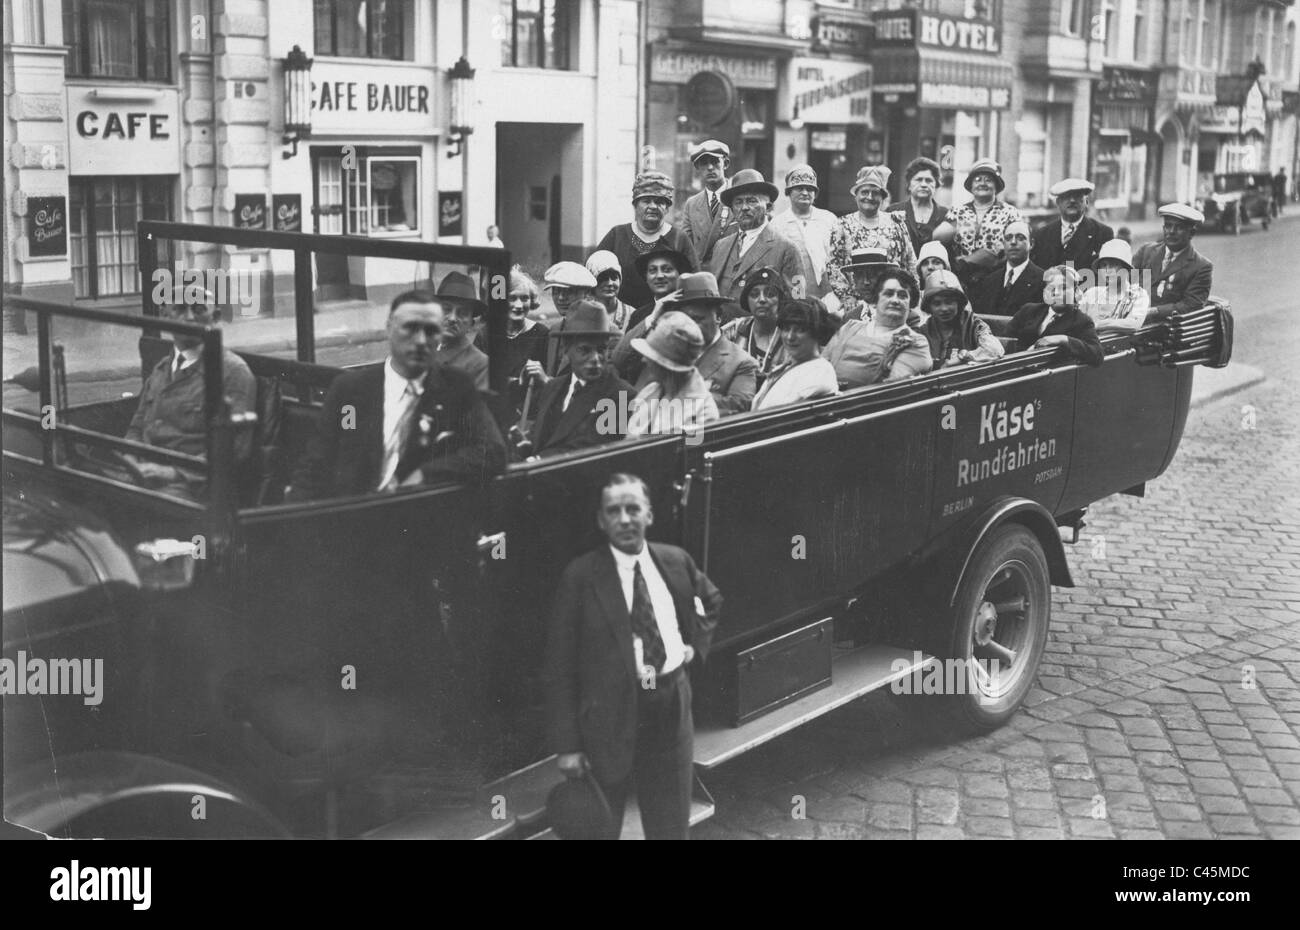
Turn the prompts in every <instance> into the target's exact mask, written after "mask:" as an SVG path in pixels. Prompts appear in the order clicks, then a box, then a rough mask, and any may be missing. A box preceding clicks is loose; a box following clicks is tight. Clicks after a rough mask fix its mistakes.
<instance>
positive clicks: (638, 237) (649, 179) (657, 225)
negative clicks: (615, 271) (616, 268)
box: [596, 171, 700, 307]
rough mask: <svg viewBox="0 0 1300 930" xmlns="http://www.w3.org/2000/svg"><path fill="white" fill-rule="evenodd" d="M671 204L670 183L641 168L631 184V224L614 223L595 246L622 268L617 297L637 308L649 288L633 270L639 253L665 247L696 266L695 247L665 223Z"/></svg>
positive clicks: (668, 180)
mask: <svg viewBox="0 0 1300 930" xmlns="http://www.w3.org/2000/svg"><path fill="white" fill-rule="evenodd" d="M672 206H673V182H672V179H671V178H670V177H668V175H666V174H664V173H663V172H661V171H643V172H641V173H640V174H639V175H637V177H636V180H635V181H634V182H633V184H632V209H633V211H634V212H635V218H634V219H633V221H632V222H631V223H624V224H623V225H621V226H615V227H614V228H612V229H611V230H610V231H609V232H607V233H605V238H603V239H601V240H600V242H599V243H598V244H597V245H596V248H597V249H598V250H599V249H604V250H606V251H608V252H613V253H614V254H615V255H617V256H618V262H619V265H620V267H621V268H622V269H623V284H622V287H621V288H619V292H618V299H619V300H621V301H623V302H624V303H626V304H631V305H632V306H633V307H639V306H641V305H642V304H644V303H645V302H646V301H648V300H649V299H650V288H649V287H648V286H647V285H646V283H645V279H644V278H643V277H641V275H639V274H638V273H637V269H636V260H637V258H638V257H639V256H641V255H645V254H646V253H647V252H651V251H654V250H655V249H656V248H669V249H673V250H675V251H678V252H681V253H682V254H684V255H685V256H686V257H687V259H688V260H689V263H690V266H691V268H692V269H694V268H698V267H699V264H700V263H699V259H698V258H697V257H696V252H695V246H694V245H693V244H692V243H691V238H690V236H688V235H686V233H684V232H683V231H682V230H680V229H677V228H675V227H674V226H673V225H672V224H671V223H669V222H668V220H667V217H668V211H669V210H671V209H672Z"/></svg>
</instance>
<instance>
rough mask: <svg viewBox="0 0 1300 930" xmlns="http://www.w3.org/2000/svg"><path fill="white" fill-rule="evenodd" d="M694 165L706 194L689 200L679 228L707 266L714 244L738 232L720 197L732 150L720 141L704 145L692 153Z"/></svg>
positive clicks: (714, 140)
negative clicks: (730, 233) (725, 236)
mask: <svg viewBox="0 0 1300 930" xmlns="http://www.w3.org/2000/svg"><path fill="white" fill-rule="evenodd" d="M691 164H692V165H694V166H695V173H696V174H697V175H698V176H699V179H700V184H701V185H703V190H701V191H700V192H699V193H697V194H692V195H691V196H690V197H688V198H687V199H686V203H685V205H684V206H683V207H682V221H681V223H680V224H679V228H680V229H681V231H682V232H684V233H685V234H686V236H687V238H689V239H690V240H691V244H692V245H693V246H694V247H695V254H696V255H698V256H699V257H700V262H701V263H703V264H707V263H708V261H709V258H710V257H711V256H712V254H713V246H714V244H715V243H716V242H717V241H718V240H719V239H721V238H722V237H723V236H724V235H726V234H727V233H729V232H732V231H733V230H734V229H735V221H734V219H733V217H732V215H731V209H730V208H729V207H728V206H727V205H726V204H724V203H723V202H722V197H721V194H722V191H723V189H724V188H725V187H726V186H727V169H728V168H730V167H731V147H730V146H728V145H727V143H725V142H719V141H718V140H717V139H709V140H708V141H707V142H701V143H700V144H699V145H698V146H696V148H695V150H694V151H693V152H691Z"/></svg>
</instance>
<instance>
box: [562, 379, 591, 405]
mask: <svg viewBox="0 0 1300 930" xmlns="http://www.w3.org/2000/svg"><path fill="white" fill-rule="evenodd" d="M586 386H587V384H586V382H585V381H579V380H578V379H577V378H576V377H575V378H572V379H570V381H569V393H567V394H565V395H564V404H563V405H562V406H561V407H560V412H561V413H564V412H565V411H567V410H568V409H569V404H571V403H573V395H574V394H576V393H577V392H578V391H581V390H582V389H583V388H585V387H586Z"/></svg>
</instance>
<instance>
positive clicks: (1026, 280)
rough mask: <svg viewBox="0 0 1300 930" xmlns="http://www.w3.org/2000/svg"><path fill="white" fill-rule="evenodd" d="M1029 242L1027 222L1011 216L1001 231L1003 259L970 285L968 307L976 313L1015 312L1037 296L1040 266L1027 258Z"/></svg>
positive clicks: (1040, 286) (998, 313)
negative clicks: (1013, 218)
mask: <svg viewBox="0 0 1300 930" xmlns="http://www.w3.org/2000/svg"><path fill="white" fill-rule="evenodd" d="M1029 243H1030V234H1029V224H1028V223H1026V222H1025V221H1024V220H1014V221H1013V222H1011V223H1009V224H1008V225H1007V227H1006V229H1004V230H1003V231H1002V247H1003V250H1004V251H1005V253H1006V256H1007V258H1006V261H1005V262H1004V263H1003V264H1002V267H1001V268H999V269H996V270H994V271H992V272H990V273H988V274H986V275H984V277H982V278H979V279H978V280H976V281H974V282H973V283H972V284H971V287H970V303H971V308H972V309H974V311H975V312H976V313H978V314H979V315H981V316H984V315H986V314H991V315H993V316H1006V317H1010V316H1015V313H1016V311H1017V310H1019V309H1020V308H1021V307H1023V306H1024V305H1025V304H1027V303H1033V302H1035V301H1037V300H1039V299H1041V297H1042V294H1043V269H1042V268H1040V267H1039V266H1037V265H1035V264H1034V263H1033V262H1032V261H1031V260H1030V258H1029Z"/></svg>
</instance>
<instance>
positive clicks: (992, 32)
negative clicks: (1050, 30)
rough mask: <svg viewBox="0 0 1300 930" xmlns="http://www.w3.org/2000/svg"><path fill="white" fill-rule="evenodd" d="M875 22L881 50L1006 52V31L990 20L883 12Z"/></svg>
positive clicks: (899, 11) (993, 53)
mask: <svg viewBox="0 0 1300 930" xmlns="http://www.w3.org/2000/svg"><path fill="white" fill-rule="evenodd" d="M873 21H874V23H875V27H876V40H875V44H876V45H877V46H878V47H881V48H891V47H892V48H904V47H906V48H912V47H915V48H938V49H944V50H945V51H959V52H979V53H981V54H984V55H1000V54H1001V53H1002V29H1001V25H1000V24H998V23H993V22H989V21H987V20H974V19H961V18H959V17H956V16H943V15H940V14H938V13H922V12H919V11H917V10H882V11H879V12H877V13H876V14H875V15H874V17H873Z"/></svg>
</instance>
